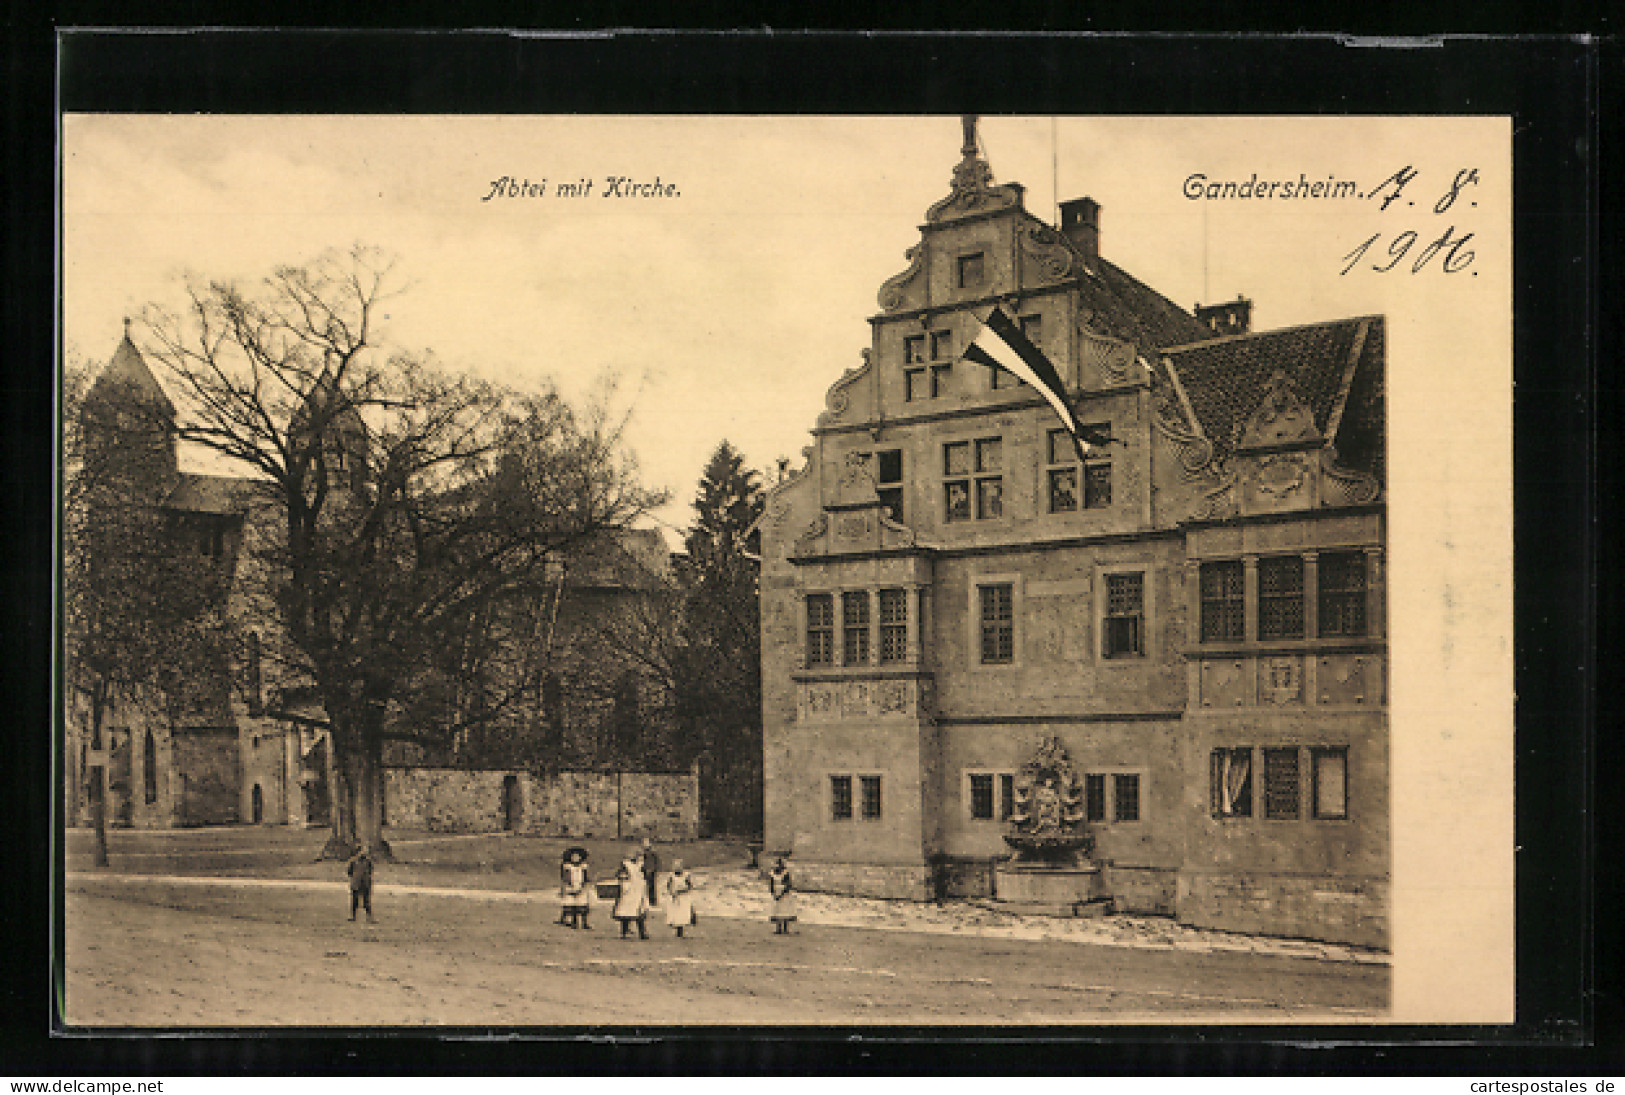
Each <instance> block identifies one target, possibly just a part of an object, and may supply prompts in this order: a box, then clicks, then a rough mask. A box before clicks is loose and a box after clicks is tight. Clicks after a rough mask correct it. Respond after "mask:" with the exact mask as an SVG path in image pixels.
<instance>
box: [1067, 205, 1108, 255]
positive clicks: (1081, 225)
mask: <svg viewBox="0 0 1625 1095" xmlns="http://www.w3.org/2000/svg"><path fill="white" fill-rule="evenodd" d="M1061 234H1062V235H1064V236H1066V238H1067V239H1069V240H1071V241H1072V246H1074V247H1076V248H1077V249H1078V250H1079V251H1081V252H1083V257H1084V258H1086V259H1097V258H1099V257H1100V203H1099V202H1097V201H1095V199H1093V198H1073V199H1072V200H1071V201H1065V202H1062V203H1061Z"/></svg>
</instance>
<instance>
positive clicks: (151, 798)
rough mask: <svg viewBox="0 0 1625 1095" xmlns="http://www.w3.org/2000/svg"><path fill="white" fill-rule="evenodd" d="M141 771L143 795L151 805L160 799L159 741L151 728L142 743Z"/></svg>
mask: <svg viewBox="0 0 1625 1095" xmlns="http://www.w3.org/2000/svg"><path fill="white" fill-rule="evenodd" d="M141 771H142V779H141V784H142V791H143V792H144V796H143V797H145V798H146V800H147V805H148V806H151V805H152V804H153V803H155V802H157V801H158V743H157V742H156V741H154V740H153V737H152V731H151V730H148V731H147V734H146V737H145V739H144V740H143V741H142V743H141Z"/></svg>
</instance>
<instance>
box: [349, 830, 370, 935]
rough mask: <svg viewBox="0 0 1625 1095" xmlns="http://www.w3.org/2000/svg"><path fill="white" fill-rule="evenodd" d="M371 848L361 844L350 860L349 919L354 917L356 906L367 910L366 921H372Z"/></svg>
mask: <svg viewBox="0 0 1625 1095" xmlns="http://www.w3.org/2000/svg"><path fill="white" fill-rule="evenodd" d="M371 853H372V848H371V847H369V846H368V845H366V844H363V845H362V846H361V848H360V850H359V851H357V852H356V854H355V857H354V858H353V859H351V860H350V866H349V874H350V919H351V920H354V919H355V913H356V909H357V907H360V908H364V909H366V910H367V923H369V924H370V923H372V854H371Z"/></svg>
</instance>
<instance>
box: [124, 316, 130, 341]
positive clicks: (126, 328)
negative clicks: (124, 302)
mask: <svg viewBox="0 0 1625 1095" xmlns="http://www.w3.org/2000/svg"><path fill="white" fill-rule="evenodd" d="M124 337H125V338H129V337H130V317H129V316H125V317H124Z"/></svg>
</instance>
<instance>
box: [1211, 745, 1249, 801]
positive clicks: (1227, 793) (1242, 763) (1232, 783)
mask: <svg viewBox="0 0 1625 1095" xmlns="http://www.w3.org/2000/svg"><path fill="white" fill-rule="evenodd" d="M1252 770H1253V756H1252V753H1251V752H1237V751H1235V750H1230V749H1226V750H1225V751H1224V752H1223V753H1221V754H1219V796H1220V797H1219V812H1220V813H1221V814H1222V815H1223V816H1225V817H1234V816H1235V815H1236V803H1237V801H1238V800H1239V799H1240V798H1241V792H1242V791H1243V790H1245V789H1246V787H1247V781H1248V778H1249V777H1250V776H1251V775H1252Z"/></svg>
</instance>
